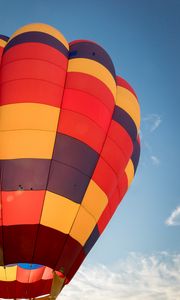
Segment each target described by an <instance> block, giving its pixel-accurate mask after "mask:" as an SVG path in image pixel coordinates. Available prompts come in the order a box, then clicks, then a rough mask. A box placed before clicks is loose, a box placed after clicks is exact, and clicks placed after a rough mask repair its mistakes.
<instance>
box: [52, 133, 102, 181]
mask: <svg viewBox="0 0 180 300" xmlns="http://www.w3.org/2000/svg"><path fill="white" fill-rule="evenodd" d="M53 159H54V160H57V161H59V162H62V163H63V164H66V165H68V166H71V167H73V168H76V169H78V170H79V171H80V172H82V173H84V174H86V175H87V176H89V177H91V175H92V173H93V171H94V168H95V166H96V163H97V160H98V153H97V152H96V151H94V150H93V149H92V148H90V147H89V146H88V145H86V144H85V143H83V142H81V141H79V140H77V139H75V138H72V137H71V136H67V135H65V134H62V133H57V135H56V142H55V146H54V153H53Z"/></svg>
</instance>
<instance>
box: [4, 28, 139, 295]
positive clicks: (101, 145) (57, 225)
mask: <svg viewBox="0 0 180 300" xmlns="http://www.w3.org/2000/svg"><path fill="white" fill-rule="evenodd" d="M0 57H1V61H0V84H1V85H0V101H1V102H0V103H1V106H0V168H1V173H0V174H1V181H0V184H1V203H0V204H1V206H0V207H1V212H0V213H1V214H0V216H1V218H0V225H1V227H0V265H1V267H0V297H1V298H35V297H37V296H40V295H46V294H50V291H51V285H52V280H53V273H52V270H55V271H57V272H56V274H57V275H58V276H60V277H63V276H64V277H63V278H65V281H64V283H67V282H69V281H70V280H71V278H72V277H73V276H74V274H75V273H76V271H77V270H78V268H79V266H80V265H81V263H82V262H83V260H84V258H85V257H86V255H87V254H88V252H89V251H90V250H91V248H92V247H93V245H94V244H95V242H96V241H97V239H98V238H99V236H100V235H101V233H102V232H103V230H104V229H105V227H106V225H107V224H108V222H109V220H110V219H111V217H112V215H113V214H114V212H115V210H116V208H117V206H118V205H119V203H120V202H121V200H122V198H123V196H124V195H125V193H126V191H127V190H128V188H129V186H130V184H131V181H132V179H133V177H134V175H135V171H136V168H137V164H138V160H139V155H140V140H139V135H138V132H139V127H140V108H139V103H138V100H137V97H136V94H135V92H134V91H133V89H132V88H131V86H130V85H129V84H128V83H127V82H126V81H125V80H124V79H122V78H120V77H119V76H116V74H115V70H114V66H113V63H112V61H111V58H110V57H109V55H108V54H107V53H106V51H105V50H104V49H103V48H102V47H101V46H99V45H97V44H96V43H94V42H91V41H87V40H76V41H73V42H71V43H69V44H68V42H67V41H66V39H65V38H64V37H63V35H62V34H61V33H60V32H59V31H58V30H56V29H55V28H53V27H51V26H48V25H45V24H30V25H27V26H24V27H22V28H20V29H19V30H17V31H16V32H15V33H14V34H13V35H12V36H11V37H10V38H8V37H6V36H3V35H0Z"/></svg>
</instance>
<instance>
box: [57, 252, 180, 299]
mask: <svg viewBox="0 0 180 300" xmlns="http://www.w3.org/2000/svg"><path fill="white" fill-rule="evenodd" d="M179 269H180V254H179V255H178V254H168V253H167V252H162V253H159V254H153V255H151V256H146V255H141V254H137V253H131V254H130V255H129V256H128V258H127V259H126V260H122V261H119V262H117V263H116V264H115V266H114V267H113V266H112V267H111V268H108V267H107V266H104V265H96V266H86V267H85V266H83V267H81V268H80V270H79V272H78V273H77V275H76V276H75V278H74V279H73V280H72V282H71V283H70V285H69V286H67V287H65V288H64V290H63V291H62V294H61V295H60V296H59V300H71V299H73V300H92V298H93V300H104V299H111V300H121V299H123V300H124V299H126V300H137V299H138V300H144V299H146V300H154V299H156V300H164V299H166V300H176V299H180V289H179V282H180V272H179Z"/></svg>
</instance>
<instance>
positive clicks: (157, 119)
mask: <svg viewBox="0 0 180 300" xmlns="http://www.w3.org/2000/svg"><path fill="white" fill-rule="evenodd" d="M142 120H143V121H144V122H146V123H147V124H148V128H149V130H150V132H153V131H155V130H156V129H157V128H158V127H159V126H160V124H161V123H162V118H161V116H160V115H158V114H149V115H147V116H146V117H144V118H143V119H142Z"/></svg>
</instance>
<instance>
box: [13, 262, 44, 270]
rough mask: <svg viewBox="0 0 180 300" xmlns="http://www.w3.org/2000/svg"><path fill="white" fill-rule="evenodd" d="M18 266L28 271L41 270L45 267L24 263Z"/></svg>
mask: <svg viewBox="0 0 180 300" xmlns="http://www.w3.org/2000/svg"><path fill="white" fill-rule="evenodd" d="M18 266H19V267H21V268H22V269H27V270H34V269H39V268H41V267H43V265H38V264H23V263H20V264H18Z"/></svg>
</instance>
